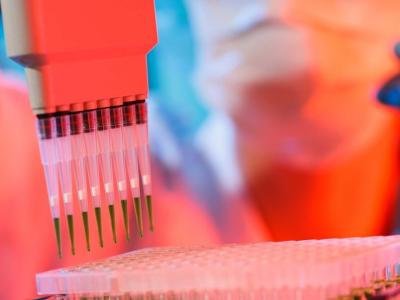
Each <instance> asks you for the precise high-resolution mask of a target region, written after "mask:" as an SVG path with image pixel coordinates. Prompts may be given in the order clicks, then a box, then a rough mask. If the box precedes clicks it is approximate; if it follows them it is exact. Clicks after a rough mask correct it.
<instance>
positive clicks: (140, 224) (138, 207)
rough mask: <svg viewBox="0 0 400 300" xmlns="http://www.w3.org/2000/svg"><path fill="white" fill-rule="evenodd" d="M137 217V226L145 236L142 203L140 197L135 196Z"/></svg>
mask: <svg viewBox="0 0 400 300" xmlns="http://www.w3.org/2000/svg"><path fill="white" fill-rule="evenodd" d="M134 201H135V218H136V226H137V230H138V233H139V236H140V237H143V218H142V205H141V203H140V198H139V197H135V199H134Z"/></svg>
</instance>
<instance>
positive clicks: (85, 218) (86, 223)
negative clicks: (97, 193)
mask: <svg viewBox="0 0 400 300" xmlns="http://www.w3.org/2000/svg"><path fill="white" fill-rule="evenodd" d="M82 220H83V227H84V228H85V238H86V249H87V251H88V252H90V237H89V217H88V212H87V211H83V212H82Z"/></svg>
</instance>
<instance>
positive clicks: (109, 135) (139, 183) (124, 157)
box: [38, 101, 154, 256]
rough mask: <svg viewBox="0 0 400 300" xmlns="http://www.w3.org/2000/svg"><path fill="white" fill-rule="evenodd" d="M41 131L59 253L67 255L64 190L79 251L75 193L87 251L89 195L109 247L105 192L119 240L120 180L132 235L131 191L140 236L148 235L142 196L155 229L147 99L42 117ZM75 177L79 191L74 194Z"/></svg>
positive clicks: (127, 236)
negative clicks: (63, 246)
mask: <svg viewBox="0 0 400 300" xmlns="http://www.w3.org/2000/svg"><path fill="white" fill-rule="evenodd" d="M38 133H39V141H40V150H41V151H40V152H41V159H42V164H43V167H44V170H45V177H46V183H47V189H48V194H49V202H50V207H51V212H52V217H53V219H54V227H55V231H56V237H57V245H58V253H59V256H61V230H60V227H61V226H60V203H59V202H60V199H59V198H60V197H59V195H60V194H61V195H62V197H61V198H62V200H63V201H62V202H63V204H64V210H65V213H66V216H67V225H68V232H69V236H70V242H71V250H72V253H73V254H75V240H74V219H73V199H74V197H73V195H74V194H75V195H76V198H77V199H78V200H79V201H78V202H79V206H80V210H81V213H82V220H83V225H84V230H85V238H86V248H87V250H88V251H90V237H89V216H88V198H89V195H90V198H91V200H92V204H93V206H94V210H95V218H96V223H97V230H98V235H99V244H100V246H101V247H103V246H104V241H103V233H102V219H101V203H102V198H103V197H102V196H104V198H105V200H106V201H107V202H108V211H109V215H110V221H111V229H112V235H113V241H114V242H117V238H116V225H115V198H116V197H115V194H114V191H115V189H114V179H115V182H116V183H117V185H116V190H117V191H118V195H119V199H120V203H121V208H122V215H123V218H124V227H125V234H126V238H127V239H129V238H130V234H129V220H128V198H129V197H128V195H129V196H130V197H131V198H132V199H134V201H133V202H134V211H135V219H136V226H137V228H138V232H139V235H140V236H143V221H142V208H141V199H143V200H144V201H145V203H146V207H147V212H148V219H149V224H150V230H151V231H152V230H153V229H154V225H153V213H152V199H151V174H150V158H149V145H148V128H147V106H146V103H145V102H144V101H137V102H129V103H125V104H124V105H118V106H114V107H100V108H97V109H91V110H84V111H78V112H62V113H56V114H52V115H41V116H39V117H38ZM72 178H74V182H75V187H76V193H73V184H72ZM87 183H88V184H89V186H88V185H87ZM101 186H102V188H101ZM59 187H60V190H59Z"/></svg>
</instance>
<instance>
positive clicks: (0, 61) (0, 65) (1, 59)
mask: <svg viewBox="0 0 400 300" xmlns="http://www.w3.org/2000/svg"><path fill="white" fill-rule="evenodd" d="M0 27H1V29H0V70H1V71H6V72H11V73H16V74H18V75H23V74H24V68H23V67H21V66H20V65H18V64H17V63H15V62H13V61H12V60H11V59H9V58H8V57H7V53H6V44H5V38H4V26H3V18H2V17H1V16H0Z"/></svg>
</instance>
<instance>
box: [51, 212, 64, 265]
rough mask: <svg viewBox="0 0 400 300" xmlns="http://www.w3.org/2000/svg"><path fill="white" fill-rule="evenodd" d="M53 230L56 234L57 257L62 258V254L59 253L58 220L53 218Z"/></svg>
mask: <svg viewBox="0 0 400 300" xmlns="http://www.w3.org/2000/svg"><path fill="white" fill-rule="evenodd" d="M53 222H54V230H55V232H56V239H57V252H58V257H59V258H61V257H62V252H61V230H60V218H54V219H53Z"/></svg>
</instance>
